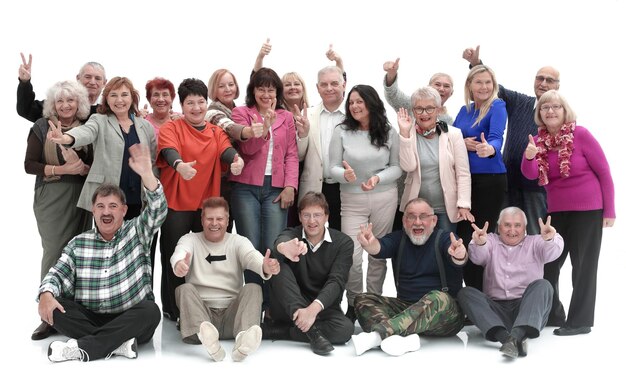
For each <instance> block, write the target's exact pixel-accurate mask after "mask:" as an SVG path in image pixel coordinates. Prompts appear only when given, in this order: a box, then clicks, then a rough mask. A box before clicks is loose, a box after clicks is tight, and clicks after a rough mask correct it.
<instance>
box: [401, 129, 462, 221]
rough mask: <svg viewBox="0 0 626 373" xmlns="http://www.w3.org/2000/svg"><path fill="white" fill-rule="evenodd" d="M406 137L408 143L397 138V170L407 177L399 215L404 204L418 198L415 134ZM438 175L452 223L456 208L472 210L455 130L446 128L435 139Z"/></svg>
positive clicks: (459, 132) (419, 180)
mask: <svg viewBox="0 0 626 373" xmlns="http://www.w3.org/2000/svg"><path fill="white" fill-rule="evenodd" d="M410 136H411V137H409V138H408V139H407V138H406V137H403V136H400V168H402V170H403V171H406V173H407V175H406V180H405V181H404V184H405V185H404V193H403V194H402V199H401V201H400V210H401V211H404V206H406V204H407V202H409V201H410V200H412V199H413V198H416V197H417V196H418V195H419V192H420V186H421V184H422V180H421V170H420V160H419V156H418V153H417V139H416V138H415V136H416V134H415V131H411V135H410ZM439 175H440V177H441V187H442V188H443V195H444V199H445V201H444V203H445V205H446V212H447V213H448V218H449V219H450V221H451V222H453V223H456V222H458V219H457V214H458V211H459V207H465V208H468V209H469V208H471V207H472V204H471V203H472V201H471V200H472V179H471V175H470V169H469V161H468V158H467V149H466V148H465V142H463V134H462V133H461V130H459V129H458V128H455V127H452V126H449V127H448V132H447V133H444V132H442V133H441V135H439Z"/></svg>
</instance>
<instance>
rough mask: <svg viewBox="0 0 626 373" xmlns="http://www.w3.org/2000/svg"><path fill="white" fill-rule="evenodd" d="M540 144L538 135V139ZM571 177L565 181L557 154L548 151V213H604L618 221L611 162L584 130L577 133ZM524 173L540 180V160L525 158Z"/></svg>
mask: <svg viewBox="0 0 626 373" xmlns="http://www.w3.org/2000/svg"><path fill="white" fill-rule="evenodd" d="M535 141H537V136H535ZM570 162H571V163H570V176H569V177H566V178H562V177H561V174H560V172H559V164H558V160H557V152H556V151H549V152H548V164H549V166H550V170H549V171H548V180H549V182H548V184H547V185H545V188H546V193H547V198H548V212H549V213H550V212H558V211H590V210H600V209H602V210H604V214H603V216H604V217H605V218H611V219H614V218H615V200H614V197H615V190H614V188H613V178H612V177H611V170H610V169H609V163H608V162H607V160H606V157H605V155H604V152H603V151H602V148H601V147H600V144H599V143H598V141H597V140H596V139H595V138H594V137H593V135H592V134H591V133H590V132H589V131H588V130H587V129H586V128H584V127H582V126H579V125H577V126H576V129H575V130H574V150H573V151H572V156H571V159H570ZM522 174H524V176H526V177H527V178H528V179H531V180H534V179H537V178H538V177H539V167H538V164H537V158H534V159H532V160H527V159H526V158H524V159H522Z"/></svg>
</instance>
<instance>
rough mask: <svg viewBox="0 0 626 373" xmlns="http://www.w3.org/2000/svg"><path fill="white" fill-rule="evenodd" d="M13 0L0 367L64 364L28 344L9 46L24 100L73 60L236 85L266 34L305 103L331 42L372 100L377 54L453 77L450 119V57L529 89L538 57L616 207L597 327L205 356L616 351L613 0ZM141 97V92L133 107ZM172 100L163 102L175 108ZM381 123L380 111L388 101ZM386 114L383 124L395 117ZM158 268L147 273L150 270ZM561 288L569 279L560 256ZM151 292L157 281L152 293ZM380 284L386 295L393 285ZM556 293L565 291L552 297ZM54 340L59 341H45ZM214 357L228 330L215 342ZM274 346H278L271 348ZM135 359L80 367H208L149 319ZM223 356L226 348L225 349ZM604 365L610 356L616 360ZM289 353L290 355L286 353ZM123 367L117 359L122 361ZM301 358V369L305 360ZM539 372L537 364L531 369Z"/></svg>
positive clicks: (344, 362) (447, 356)
mask: <svg viewBox="0 0 626 373" xmlns="http://www.w3.org/2000/svg"><path fill="white" fill-rule="evenodd" d="M581 3H582V2H571V1H546V0H544V1H538V0H527V1H517V2H508V1H479V0H476V1H431V2H421V1H419V2H418V1H407V0H404V1H396V0H384V1H359V2H356V1H346V2H341V1H337V0H335V1H329V0H318V1H309V2H304V1H299V2H296V1H265V2H259V1H246V0H235V1H221V2H213V1H211V2H209V1H189V0H178V1H162V0H156V1H151V2H133V1H128V0H127V1H120V0H109V1H106V2H103V1H91V2H88V1H63V0H59V1H48V2H44V1H15V0H8V1H7V0H5V1H4V2H3V3H2V4H1V5H0V35H2V51H3V52H2V58H1V59H0V87H2V89H1V90H0V97H1V99H0V113H2V116H3V118H4V122H5V123H4V126H3V135H4V136H3V137H4V139H5V140H4V141H3V145H4V149H5V151H4V155H5V156H4V161H3V162H2V166H1V167H0V170H1V174H2V182H1V183H0V188H1V192H2V194H1V195H2V196H3V197H4V200H5V202H4V203H3V213H2V214H1V215H0V237H2V238H3V241H2V242H3V249H4V252H5V255H4V260H3V263H4V268H3V270H2V271H0V272H1V274H0V276H1V277H0V286H1V287H2V290H3V291H2V294H3V295H4V301H3V302H2V306H1V307H0V310H1V311H0V320H1V321H0V322H1V325H3V326H4V328H3V330H4V331H5V333H3V334H2V339H1V342H0V346H2V348H1V349H0V357H2V359H1V360H0V361H1V362H0V365H1V366H3V367H5V366H9V365H10V366H16V365H17V366H20V367H23V368H26V369H28V368H34V369H40V368H53V369H64V370H65V371H67V370H70V371H73V370H75V371H78V369H84V368H86V367H85V366H84V365H81V364H79V363H75V362H71V363H65V364H62V365H54V366H51V364H50V363H49V362H48V361H47V359H46V350H47V346H48V344H49V342H50V341H51V340H52V339H48V340H46V341H42V342H32V341H31V340H30V333H31V332H32V330H33V329H34V327H35V326H36V325H37V324H38V316H37V311H36V303H35V302H34V299H35V295H36V291H37V286H38V282H39V265H40V258H41V249H40V247H41V246H40V242H39V235H38V232H37V228H36V224H35V220H34V217H33V213H32V193H33V191H32V189H33V184H34V176H32V175H26V174H25V173H24V169H23V159H24V151H25V148H26V141H25V140H26V137H27V134H28V130H29V128H30V125H31V124H30V123H29V122H28V121H26V120H24V119H22V118H20V117H18V116H17V114H16V112H15V90H16V87H17V70H18V67H19V64H20V62H21V59H20V57H19V53H20V52H24V53H26V54H28V53H32V54H33V66H32V75H33V79H32V81H33V85H34V87H35V91H36V93H37V98H38V99H43V98H44V97H45V93H46V90H47V89H48V88H49V87H50V86H51V85H52V84H54V83H55V82H56V81H59V80H64V79H74V77H75V76H76V73H77V72H78V69H79V68H80V66H81V65H82V64H83V63H85V62H87V61H98V62H100V63H102V64H103V65H104V66H105V68H106V72H107V77H109V78H112V77H114V76H118V75H119V76H127V77H129V78H130V79H131V80H132V81H133V82H134V83H135V85H136V87H137V88H138V89H139V90H140V91H141V94H142V97H143V96H144V94H145V92H144V90H143V86H144V85H145V83H146V81H148V80H149V79H151V78H153V77H155V76H164V77H165V78H167V79H170V80H171V81H172V82H174V84H175V86H177V85H178V84H179V83H180V81H181V80H182V79H184V78H187V77H196V78H199V79H202V80H203V81H205V82H206V81H208V78H209V76H210V74H211V73H212V72H213V71H214V70H215V69H217V68H221V67H226V68H229V69H230V70H232V71H233V72H234V73H235V75H236V76H237V78H238V81H239V84H240V87H241V89H242V90H243V94H242V95H241V97H240V98H239V99H238V100H237V103H238V104H239V105H242V104H243V103H244V97H243V96H245V86H246V85H247V82H248V76H249V72H250V70H251V68H252V65H253V62H254V58H255V57H256V54H257V52H258V50H259V48H260V46H261V44H262V43H263V42H264V41H265V39H266V38H267V37H270V38H271V43H272V44H273V48H272V52H271V54H270V55H269V56H268V57H267V58H266V60H265V65H266V66H268V67H272V68H274V69H275V70H276V71H277V72H278V74H279V75H281V76H282V74H284V73H285V72H288V71H297V72H299V73H300V74H301V75H302V76H303V77H304V79H305V81H306V84H307V87H308V94H309V102H310V103H311V104H312V105H313V104H316V103H318V102H319V101H320V99H319V96H318V94H317V92H316V90H315V82H316V74H317V71H318V70H319V69H320V68H321V67H323V66H325V65H327V64H328V61H327V60H326V58H325V56H324V53H325V52H326V50H327V49H328V45H329V44H330V43H332V44H333V45H334V49H335V50H336V51H337V52H338V53H340V54H341V56H342V57H343V59H344V63H345V68H346V70H347V73H348V89H349V88H350V87H351V86H352V85H354V84H357V83H358V84H369V85H372V86H373V87H375V88H376V89H377V90H378V91H379V93H381V96H382V78H383V74H384V72H383V70H382V64H383V62H385V61H387V60H392V59H395V58H396V57H401V61H400V71H399V79H400V80H399V83H400V87H401V88H402V89H403V90H404V91H405V92H407V93H411V92H412V91H413V90H415V89H416V88H418V87H419V86H423V85H425V84H427V82H428V78H429V77H430V76H431V75H432V74H433V73H435V72H438V71H443V72H447V73H449V74H450V75H452V76H453V77H454V79H455V83H456V93H455V94H454V96H452V98H451V99H450V100H449V101H448V103H447V106H448V108H449V110H450V113H451V115H453V116H454V115H456V113H457V112H458V110H459V108H460V107H461V105H462V104H463V83H464V81H465V77H466V74H467V71H468V69H467V62H466V61H465V60H463V59H462V58H461V53H462V51H463V49H464V48H466V47H468V46H473V47H475V46H476V45H477V44H480V45H481V58H482V59H483V61H484V62H485V63H486V64H487V65H489V66H490V67H492V68H493V69H494V70H495V72H496V75H497V79H498V82H499V83H502V84H503V85H504V86H505V87H507V88H509V89H514V90H517V91H520V92H524V93H527V94H530V95H532V94H533V81H534V80H533V78H534V74H535V73H536V71H537V70H538V69H539V68H540V67H541V66H544V65H553V66H555V67H556V68H558V69H559V70H560V71H561V92H562V93H563V94H564V95H565V97H567V98H568V100H569V101H570V104H571V106H572V107H573V108H574V110H575V111H576V112H577V114H578V123H579V124H580V125H583V126H586V127H587V128H589V129H590V130H591V132H592V133H593V134H594V135H595V136H596V138H597V139H598V140H599V141H600V143H601V144H602V146H603V149H604V151H605V153H606V155H607V158H608V159H609V163H610V164H611V167H612V171H613V177H614V181H615V189H616V204H617V214H618V219H617V222H616V225H615V227H614V228H612V229H607V230H605V235H604V240H603V249H602V254H601V259H600V269H599V279H598V301H597V304H596V323H595V327H594V328H593V332H592V333H591V334H589V335H585V336H577V337H556V336H554V335H552V329H553V328H547V329H546V330H545V331H544V333H543V334H542V336H541V338H540V339H539V340H533V341H530V348H529V356H528V357H527V358H524V359H518V361H515V362H514V363H512V364H509V363H507V362H505V360H504V359H503V358H501V356H500V354H499V353H498V352H497V346H496V344H491V343H487V342H484V340H483V339H482V338H481V337H480V335H479V334H478V332H477V330H476V329H475V328H473V327H470V328H466V329H465V331H466V332H467V333H468V334H469V344H468V345H467V346H464V344H463V343H462V342H461V340H460V339H458V338H449V339H445V340H441V339H424V338H423V339H422V349H421V350H420V351H419V352H416V353H413V354H409V355H406V356H404V357H401V358H397V359H393V358H389V357H387V356H385V354H384V353H382V352H380V351H374V352H370V353H367V354H365V355H363V356H361V357H358V358H357V357H354V356H353V354H354V353H353V349H352V346H351V345H350V344H348V345H346V346H340V347H337V349H336V351H335V352H334V353H333V357H328V358H320V357H317V356H315V355H313V354H312V353H311V352H310V351H309V350H308V348H307V347H306V346H305V345H300V344H297V343H288V342H276V343H274V344H271V343H270V342H265V341H264V342H263V344H262V346H261V349H260V350H259V351H258V352H257V354H255V355H254V356H252V357H251V358H249V359H248V360H246V361H245V362H244V363H243V364H233V363H232V362H230V361H227V362H225V363H222V365H220V367H227V369H250V368H251V367H252V366H253V365H251V364H254V367H255V368H256V369H263V370H270V369H271V370H275V369H277V370H279V371H292V370H294V369H298V370H300V369H301V367H303V368H304V370H305V371H312V370H316V371H318V372H319V371H320V370H325V369H331V368H339V369H341V370H348V369H354V368H353V367H355V368H356V369H363V368H364V369H367V367H372V368H374V369H385V368H387V367H390V368H391V369H393V370H398V369H411V370H413V369H415V370H420V369H424V368H428V367H434V368H435V369H441V368H443V366H445V365H444V364H448V365H449V369H446V368H444V370H446V371H447V370H452V369H460V368H461V369H465V370H468V371H479V370H480V371H484V370H490V368H495V369H502V368H506V369H512V370H518V369H519V370H521V369H524V370H526V371H528V370H529V369H535V370H537V369H539V370H541V371H543V370H544V368H543V367H546V368H547V367H550V368H559V367H563V368H565V369H568V368H570V369H571V368H579V369H580V368H583V369H584V368H595V367H596V366H598V365H599V364H602V365H604V366H606V365H605V364H610V366H615V365H614V364H616V363H617V364H620V365H621V359H620V354H621V353H622V352H623V346H622V344H623V342H622V341H623V335H624V322H623V321H622V320H623V318H622V315H623V313H624V304H625V302H624V300H623V296H624V287H623V283H624V280H623V276H621V274H622V273H623V271H624V269H625V268H626V266H625V259H626V258H625V257H626V255H625V254H624V250H623V246H622V245H621V244H620V242H621V241H618V237H619V236H618V232H620V231H621V229H622V228H621V220H620V219H621V217H622V212H623V211H624V210H623V207H624V205H623V198H622V194H621V192H622V191H623V190H624V177H623V173H624V171H623V170H624V167H623V165H622V166H620V164H621V160H622V156H621V152H620V148H621V147H622V146H623V143H624V141H623V139H624V134H625V132H624V124H625V123H624V117H623V115H621V114H622V110H623V105H624V94H623V91H622V89H623V88H624V87H625V86H626V84H625V83H626V79H625V74H624V67H623V61H624V60H623V56H624V54H625V53H624V52H625V47H624V35H626V28H625V27H624V16H625V15H626V5H625V3H624V1H618V0H598V1H593V2H584V4H588V5H581ZM144 103H145V100H143V99H142V102H141V105H142V106H143V104H144ZM177 107H178V105H177V103H176V106H175V108H177ZM389 118H390V120H391V121H392V122H395V114H393V112H391V111H389ZM394 125H395V123H394ZM156 276H157V277H156V278H157V279H158V278H159V277H158V276H159V273H158V272H157V273H156ZM561 287H562V291H563V294H566V295H567V294H568V292H569V291H570V288H571V283H570V282H569V273H568V268H567V267H565V268H564V272H563V275H562V284H561ZM155 290H156V293H158V289H155ZM385 292H386V293H387V294H389V295H393V294H394V293H395V292H394V289H393V283H392V281H387V283H386V286H385ZM564 301H567V299H564ZM56 338H60V337H56ZM225 345H226V346H225V347H226V349H227V352H228V354H230V351H229V349H230V348H231V346H232V343H231V342H226V344H225ZM278 346H280V348H277V347H278ZM139 352H140V357H139V359H138V360H137V361H132V362H131V361H127V360H126V359H123V358H117V359H113V360H111V361H106V362H105V361H99V362H95V363H90V364H89V366H88V368H91V369H96V370H98V371H100V370H102V371H104V370H105V369H106V370H107V371H110V370H113V369H116V368H121V369H124V370H126V369H136V370H141V369H155V368H159V367H165V368H166V369H172V368H177V367H181V368H182V369H190V368H191V369H193V368H202V367H209V365H206V364H210V363H209V362H208V358H207V357H206V356H205V354H204V352H203V350H202V348H201V347H199V346H187V345H183V344H182V342H180V338H179V336H178V335H177V333H176V330H175V328H174V326H173V324H172V323H171V322H169V321H165V322H164V323H163V327H162V328H161V327H160V328H159V329H158V330H157V334H156V335H155V338H154V343H152V344H151V345H147V346H143V347H141V348H140V351H139ZM227 360H229V357H227ZM618 362H619V363H618ZM291 363H292V364H294V365H292V364H291ZM121 364H123V365H121ZM313 364H315V365H313ZM545 370H547V369H545Z"/></svg>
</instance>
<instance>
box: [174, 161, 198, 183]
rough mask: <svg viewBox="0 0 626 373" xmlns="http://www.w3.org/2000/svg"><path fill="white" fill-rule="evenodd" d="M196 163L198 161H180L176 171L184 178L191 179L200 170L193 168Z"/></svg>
mask: <svg viewBox="0 0 626 373" xmlns="http://www.w3.org/2000/svg"><path fill="white" fill-rule="evenodd" d="M195 165H196V161H192V162H180V163H178V165H176V171H177V172H178V173H179V174H180V176H181V177H182V178H183V179H184V180H191V179H193V178H194V176H196V174H197V173H198V170H196V169H195V168H193V166H195Z"/></svg>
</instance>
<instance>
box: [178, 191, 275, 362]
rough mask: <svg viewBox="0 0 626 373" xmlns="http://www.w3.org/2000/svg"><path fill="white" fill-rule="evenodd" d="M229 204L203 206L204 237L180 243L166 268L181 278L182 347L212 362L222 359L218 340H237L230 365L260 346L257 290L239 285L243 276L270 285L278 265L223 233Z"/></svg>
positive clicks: (190, 236) (217, 201)
mask: <svg viewBox="0 0 626 373" xmlns="http://www.w3.org/2000/svg"><path fill="white" fill-rule="evenodd" d="M228 213H229V209H228V202H226V200H225V199H224V198H223V197H209V198H207V199H206V200H204V202H203V203H202V217H201V219H202V232H197V233H193V232H192V233H187V234H186V235H184V236H182V237H181V238H180V240H178V245H177V246H176V250H175V251H174V253H173V254H172V257H171V259H170V263H171V264H172V268H173V269H174V274H175V275H176V276H178V277H185V283H184V284H182V285H180V286H178V287H177V288H176V305H177V306H178V309H179V310H180V334H181V336H182V338H183V342H185V343H190V344H200V343H202V344H203V345H204V347H205V348H206V350H207V352H208V353H209V356H210V357H211V358H212V359H213V360H215V361H221V360H223V359H224V356H225V352H224V349H223V348H222V346H221V345H220V342H219V340H220V339H233V338H234V339H235V346H234V347H233V351H232V359H233V360H234V361H242V360H243V359H245V358H246V357H247V356H248V355H249V354H251V353H253V352H254V351H256V350H257V348H259V345H260V344H261V328H260V327H259V321H260V320H261V303H262V302H263V292H262V290H261V286H259V285H258V284H254V283H249V284H245V285H244V284H243V271H244V270H246V269H247V270H251V271H254V272H256V273H257V274H258V275H259V276H261V277H262V278H263V279H264V280H269V278H270V277H271V276H272V275H275V274H277V273H278V271H279V270H280V265H279V264H278V261H277V260H276V259H270V257H269V254H270V250H269V249H267V252H266V255H265V257H263V255H261V253H260V252H258V251H257V250H256V249H255V248H254V246H253V245H252V242H250V240H248V239H247V238H246V237H244V236H240V235H238V234H234V233H227V232H226V227H227V226H228Z"/></svg>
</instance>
